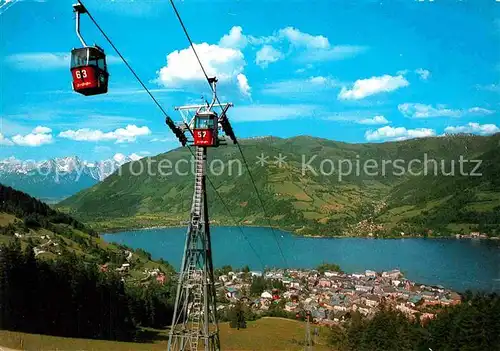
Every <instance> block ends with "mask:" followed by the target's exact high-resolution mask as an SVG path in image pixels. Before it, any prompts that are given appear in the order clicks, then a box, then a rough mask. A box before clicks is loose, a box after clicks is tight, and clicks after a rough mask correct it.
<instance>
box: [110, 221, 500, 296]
mask: <svg viewBox="0 0 500 351" xmlns="http://www.w3.org/2000/svg"><path fill="white" fill-rule="evenodd" d="M211 229H212V248H213V252H214V255H213V257H214V266H215V267H221V266H223V265H231V266H233V267H243V266H245V265H248V266H250V268H251V269H259V270H263V269H264V268H266V267H268V268H272V267H277V268H286V267H297V268H303V269H311V268H314V267H316V266H317V265H319V264H321V263H324V262H330V263H337V264H339V265H340V266H341V267H342V268H343V269H344V270H345V271H346V272H348V273H354V272H359V271H365V270H366V269H373V270H376V271H384V270H390V269H393V268H399V269H400V270H401V271H403V272H405V276H406V277H407V278H408V279H410V280H412V281H418V282H422V283H424V284H431V285H443V286H445V287H447V288H452V289H454V290H455V291H465V290H467V289H471V290H482V291H500V281H499V279H500V275H499V274H500V273H499V272H498V269H497V267H498V266H499V265H500V256H499V255H498V253H499V252H500V243H499V241H498V240H481V239H478V240H471V239H454V240H450V239H448V238H447V239H444V238H443V239H438V238H435V239H434V238H433V239H428V238H411V237H405V238H399V239H398V240H396V239H376V240H373V239H370V238H359V237H357V238H347V237H341V238H331V237H320V238H317V237H315V238H309V237H303V236H295V235H292V234H291V233H289V232H285V231H281V230H274V231H272V230H271V229H269V228H263V227H243V228H242V230H243V233H242V232H241V231H240V230H239V228H235V227H218V226H213V227H212V228H211ZM185 234H186V228H185V227H177V228H167V229H149V230H139V231H124V232H120V233H113V234H103V235H102V238H103V239H104V240H106V241H112V242H117V243H120V244H125V245H127V246H130V247H133V248H142V249H144V250H146V251H148V252H150V253H151V255H152V257H153V258H155V259H159V258H163V259H164V260H166V261H168V262H169V263H170V264H172V265H173V266H174V268H175V269H179V265H180V261H181V259H182V250H183V247H184V242H185ZM243 234H244V236H243ZM277 241H278V242H279V244H280V246H281V248H282V251H283V252H284V255H285V259H286V263H285V262H284V261H283V258H282V257H281V256H280V253H279V250H278V247H277ZM249 242H251V244H252V246H253V248H254V250H252V249H250V247H249ZM424 257H425V259H423V258H424ZM495 279H496V280H495Z"/></svg>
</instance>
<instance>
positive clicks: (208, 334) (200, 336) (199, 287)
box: [168, 78, 232, 351]
mask: <svg viewBox="0 0 500 351" xmlns="http://www.w3.org/2000/svg"><path fill="white" fill-rule="evenodd" d="M215 82H216V79H215V78H213V80H212V82H211V83H213V85H214V91H215ZM215 99H216V96H215V92H214V101H212V104H210V105H209V104H207V105H197V106H183V107H178V108H176V109H177V110H179V111H181V112H182V111H183V110H184V111H185V110H190V109H196V113H195V116H194V117H193V119H192V120H191V121H188V120H187V119H186V118H184V117H185V116H184V115H183V118H184V126H183V128H184V130H185V131H189V132H190V134H191V135H193V137H194V138H195V139H194V145H195V147H196V149H195V158H196V163H195V181H194V194H193V202H192V206H191V214H190V220H189V226H188V230H187V233H186V242H185V246H184V255H183V258H182V263H181V270H180V273H179V280H178V283H177V294H176V298H175V307H174V315H173V320H172V326H171V328H170V332H169V340H168V350H169V351H174V350H175V351H180V350H186V351H187V350H190V351H194V350H205V351H216V350H217V351H218V350H220V340H219V326H218V323H217V305H216V291H215V280H214V270H213V262H212V243H211V238H210V226H209V219H208V204H207V192H206V184H205V179H206V168H207V167H206V164H207V160H206V159H207V146H199V144H200V143H206V142H207V140H206V139H203V138H202V137H200V138H201V139H197V136H198V135H199V134H197V133H198V132H199V130H197V129H196V128H197V127H196V126H197V125H199V123H197V121H196V118H197V116H198V115H199V116H203V118H205V119H206V118H208V117H207V116H215V123H217V125H216V126H215V128H218V127H219V126H220V127H221V128H222V129H223V130H224V131H226V129H228V127H227V126H228V125H229V122H228V120H227V117H226V115H225V113H226V111H227V109H228V108H229V107H230V106H232V104H230V103H228V104H215ZM214 106H219V107H221V109H222V113H221V115H220V116H217V114H215V112H213V111H212V107H214ZM200 118H201V117H200ZM193 126H194V128H193ZM200 130H201V129H200ZM203 130H204V131H206V130H205V129H203ZM226 134H227V133H226ZM203 135H205V134H203ZM214 135H215V138H218V137H217V133H215V134H214ZM217 140H218V139H217ZM224 144H225V143H220V142H219V141H217V142H216V143H213V144H212V145H209V146H212V147H216V146H218V145H224Z"/></svg>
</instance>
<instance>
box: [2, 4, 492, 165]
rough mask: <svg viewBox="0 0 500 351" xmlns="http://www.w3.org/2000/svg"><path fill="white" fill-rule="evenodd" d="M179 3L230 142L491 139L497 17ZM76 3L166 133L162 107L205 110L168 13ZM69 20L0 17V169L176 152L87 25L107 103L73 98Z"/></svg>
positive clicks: (432, 10) (467, 8) (61, 16)
mask: <svg viewBox="0 0 500 351" xmlns="http://www.w3.org/2000/svg"><path fill="white" fill-rule="evenodd" d="M0 2H1V3H3V2H4V1H3V0H2V1H0ZM175 2H176V4H177V7H178V10H179V12H180V14H181V16H182V18H183V20H184V22H185V24H186V26H187V28H188V31H189V33H190V35H191V37H192V39H193V41H194V42H195V43H196V46H197V50H198V53H199V55H200V57H201V60H202V61H203V63H204V66H205V68H206V69H207V70H208V71H209V74H216V75H217V77H218V78H219V85H218V90H219V97H220V99H221V100H225V101H231V102H233V103H234V104H235V107H234V108H231V109H230V110H229V118H230V120H231V121H232V123H233V126H234V129H235V132H236V134H237V136H239V137H240V138H244V137H254V136H262V135H275V136H281V137H290V136H294V135H304V134H305V135H313V136H319V137H324V138H328V139H333V140H341V141H346V142H356V143H357V142H381V141H386V140H399V139H406V138H414V137H422V136H428V135H441V134H443V133H445V132H448V133H453V132H473V133H477V134H483V135H486V134H491V133H494V132H498V131H500V130H499V129H498V128H499V127H500V118H499V117H500V112H498V111H500V99H499V98H500V83H499V78H500V2H498V1H495V0H476V1H465V0H463V1H459V0H456V1H450V0H435V1H428V0H426V1H414V0H393V1H383V0H382V1H380V0H379V1H371V0H357V1H340V0H336V1H334V0H330V1H313V2H311V1H306V0H300V1H299V0H295V1H277V0H268V1H259V0H254V1H249V0H242V1H234V0H227V1H222V0H217V1H208V0H184V1H175ZM84 3H85V5H86V6H87V8H88V9H89V11H90V12H91V13H92V14H93V16H94V17H95V18H96V20H97V21H98V23H99V24H100V25H101V27H102V28H103V29H104V31H105V32H106V33H107V34H108V36H110V37H111V39H112V40H113V41H114V43H115V45H116V46H117V47H118V48H119V49H120V51H121V52H122V54H123V55H124V56H125V57H126V58H127V60H129V62H130V64H131V65H132V66H133V67H134V69H135V70H136V71H137V73H138V75H139V76H140V77H141V78H142V79H143V81H144V82H146V84H147V86H148V87H149V88H150V89H151V90H152V92H153V94H154V95H155V96H156V97H157V98H158V100H159V101H160V103H161V104H162V105H163V106H164V108H165V109H167V111H168V112H169V114H170V115H171V116H172V118H173V119H174V120H176V121H180V115H179V114H178V113H177V112H176V111H174V109H173V107H174V106H179V105H183V104H186V103H193V102H196V103H198V102H200V101H201V99H200V97H201V96H205V97H207V98H209V97H210V91H209V87H208V85H207V84H206V82H204V80H203V79H204V77H203V75H202V73H201V71H200V69H199V66H198V64H197V62H196V61H195V57H194V55H193V53H192V51H191V50H190V49H189V48H188V42H187V39H186V38H185V36H184V34H183V32H182V29H181V27H180V25H179V23H178V21H177V19H176V17H175V15H174V12H173V10H172V8H171V7H170V6H169V2H168V1H164V0H135V1H132V0H114V1H111V0H87V1H84ZM71 4H72V1H70V0H45V1H43V0H36V1H35V0H24V1H23V0H20V1H17V3H14V4H12V5H11V6H10V8H9V7H7V6H6V10H5V9H4V11H3V13H1V14H0V26H1V28H0V31H1V34H2V35H0V45H1V46H0V52H1V53H2V56H1V64H0V77H1V79H0V85H1V96H0V102H1V105H0V117H1V124H0V133H1V135H0V159H4V158H7V157H11V156H14V157H16V158H17V159H21V160H25V159H37V160H41V159H46V158H52V157H63V156H68V155H77V156H79V157H81V158H83V159H86V160H101V159H105V158H108V157H111V156H113V155H114V154H115V153H123V154H126V155H130V154H133V153H135V154H139V155H146V154H158V153H161V152H164V151H167V150H169V149H172V148H174V147H177V145H178V144H177V142H176V140H174V138H173V136H172V134H171V132H170V130H169V129H168V128H167V127H166V126H165V125H164V117H163V115H162V114H161V112H160V111H159V110H158V109H157V107H156V106H155V105H154V104H153V103H152V101H151V100H150V99H149V97H148V96H147V95H146V94H145V93H144V92H143V91H141V87H140V85H139V84H138V83H137V81H136V80H135V79H134V77H133V76H132V74H131V73H130V72H129V71H128V70H127V68H126V66H125V65H124V64H123V63H121V61H120V60H119V58H118V57H117V55H116V53H114V52H113V49H112V48H111V46H110V45H109V44H108V43H107V42H106V40H105V39H104V38H103V37H102V36H101V35H100V33H99V32H98V31H97V30H96V28H95V27H94V25H93V24H92V23H91V22H90V20H89V19H88V18H87V17H86V16H84V18H82V34H83V36H84V37H85V39H86V40H87V42H89V43H92V44H93V43H97V44H98V45H100V46H101V47H103V48H104V49H105V51H106V53H107V54H108V63H109V71H110V74H111V76H110V87H109V89H110V92H109V93H108V94H106V95H100V96H94V97H85V96H83V95H79V94H77V93H74V92H72V90H71V75H70V71H69V61H68V53H69V52H70V51H71V49H72V48H73V47H78V46H79V45H80V43H79V41H78V39H77V37H76V34H75V31H74V26H75V23H74V15H73V13H72V7H71ZM0 12H1V11H0Z"/></svg>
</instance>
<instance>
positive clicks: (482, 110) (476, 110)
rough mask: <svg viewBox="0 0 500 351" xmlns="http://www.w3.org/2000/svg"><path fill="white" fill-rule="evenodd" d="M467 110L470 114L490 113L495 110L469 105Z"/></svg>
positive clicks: (483, 114)
mask: <svg viewBox="0 0 500 351" xmlns="http://www.w3.org/2000/svg"><path fill="white" fill-rule="evenodd" d="M467 112H469V113H470V114H477V115H482V116H486V115H491V114H493V113H495V111H493V110H488V109H486V108H482V107H471V108H470V109H468V110H467Z"/></svg>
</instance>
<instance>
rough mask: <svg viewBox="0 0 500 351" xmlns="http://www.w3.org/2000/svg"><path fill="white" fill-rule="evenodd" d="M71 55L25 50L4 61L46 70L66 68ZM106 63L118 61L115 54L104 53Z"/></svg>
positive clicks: (24, 68) (31, 68) (36, 69)
mask: <svg viewBox="0 0 500 351" xmlns="http://www.w3.org/2000/svg"><path fill="white" fill-rule="evenodd" d="M70 58H71V55H70V54H69V53H67V52H27V53H18V54H13V55H10V56H7V57H6V58H5V61H6V62H7V63H8V64H10V65H12V66H13V67H15V68H17V69H21V70H30V71H42V70H43V71H46V70H51V69H60V68H68V69H69V66H70ZM106 62H107V63H108V64H113V63H119V62H121V59H120V58H119V57H117V56H113V55H106Z"/></svg>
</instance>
